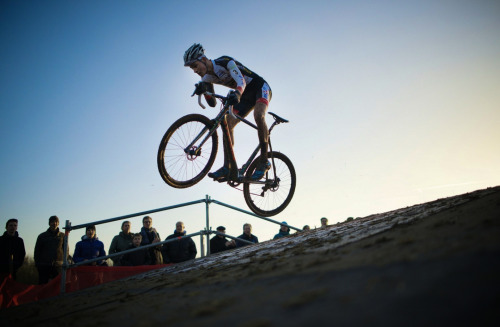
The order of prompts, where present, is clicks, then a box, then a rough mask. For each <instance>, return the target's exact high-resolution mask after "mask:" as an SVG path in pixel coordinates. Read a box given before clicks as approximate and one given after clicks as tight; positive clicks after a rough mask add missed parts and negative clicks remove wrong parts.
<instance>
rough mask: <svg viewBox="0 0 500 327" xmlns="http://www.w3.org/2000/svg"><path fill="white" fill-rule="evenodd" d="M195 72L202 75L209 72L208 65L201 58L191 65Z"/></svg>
mask: <svg viewBox="0 0 500 327" xmlns="http://www.w3.org/2000/svg"><path fill="white" fill-rule="evenodd" d="M189 67H190V68H191V69H192V70H193V72H194V73H195V74H198V75H200V76H201V77H203V76H205V74H206V73H207V65H205V63H203V62H202V61H200V60H197V61H195V62H194V63H192V64H191V66H189Z"/></svg>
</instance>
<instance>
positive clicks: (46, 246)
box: [35, 216, 68, 285]
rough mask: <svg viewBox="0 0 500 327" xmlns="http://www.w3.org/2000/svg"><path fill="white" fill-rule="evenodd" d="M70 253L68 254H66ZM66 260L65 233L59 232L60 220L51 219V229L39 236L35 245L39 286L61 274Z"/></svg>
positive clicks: (53, 217)
mask: <svg viewBox="0 0 500 327" xmlns="http://www.w3.org/2000/svg"><path fill="white" fill-rule="evenodd" d="M66 253H68V252H66ZM63 258H64V233H63V232H61V231H59V218H58V217H57V216H51V217H50V218H49V228H48V229H47V231H45V232H43V233H41V234H40V235H38V238H37V239H36V244H35V265H36V269H37V270H38V284H40V285H41V284H47V283H48V282H49V280H51V279H53V278H55V277H56V276H57V275H59V274H60V273H61V270H62V265H63Z"/></svg>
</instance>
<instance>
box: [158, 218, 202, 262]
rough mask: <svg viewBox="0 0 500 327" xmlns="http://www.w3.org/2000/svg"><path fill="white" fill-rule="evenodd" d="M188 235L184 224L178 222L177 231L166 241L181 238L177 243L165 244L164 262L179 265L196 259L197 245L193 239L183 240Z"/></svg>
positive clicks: (163, 250)
mask: <svg viewBox="0 0 500 327" xmlns="http://www.w3.org/2000/svg"><path fill="white" fill-rule="evenodd" d="M184 235H186V230H185V228H184V223H183V222H182V221H178V222H177V223H176V224H175V231H174V233H173V234H172V235H170V236H169V237H167V238H166V239H165V241H166V240H171V239H174V238H179V239H178V240H176V241H173V242H168V243H165V244H163V249H162V252H163V261H164V262H165V263H177V262H183V261H187V260H191V259H194V258H195V257H196V253H197V252H198V251H197V250H196V245H195V244H194V242H193V240H192V239H191V237H185V238H181V237H182V236H184Z"/></svg>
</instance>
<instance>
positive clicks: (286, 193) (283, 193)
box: [243, 151, 296, 217]
mask: <svg viewBox="0 0 500 327" xmlns="http://www.w3.org/2000/svg"><path fill="white" fill-rule="evenodd" d="M273 157H274V167H271V169H270V170H269V171H268V172H267V173H266V176H265V181H266V183H265V184H255V183H251V182H248V183H244V185H243V194H244V197H245V202H246V203H247V205H248V207H249V208H250V210H252V211H253V212H254V213H256V214H257V215H259V216H263V217H269V216H274V215H277V214H278V213H280V212H281V211H283V210H285V208H286V207H287V206H288V204H289V203H290V201H291V200H292V197H293V194H294V193H295V185H296V176H295V168H294V167H293V164H292V161H291V160H290V159H288V157H287V156H285V155H284V154H283V153H281V152H274V151H273V152H269V153H268V158H269V159H271V158H273ZM259 160H260V156H259V157H257V158H256V159H255V160H254V161H253V162H252V164H251V165H250V167H248V170H247V173H246V177H247V178H250V177H251V176H252V174H253V172H254V170H255V168H256V167H257V164H258V163H259ZM263 180H264V179H263Z"/></svg>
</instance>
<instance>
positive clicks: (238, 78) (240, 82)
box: [227, 60, 247, 94]
mask: <svg viewBox="0 0 500 327" xmlns="http://www.w3.org/2000/svg"><path fill="white" fill-rule="evenodd" d="M227 70H228V71H229V73H230V74H231V77H232V78H233V79H234V81H235V82H236V90H238V91H239V92H240V94H243V91H245V87H246V85H247V83H246V82H245V78H244V77H243V74H242V73H241V71H240V69H239V68H238V66H237V65H236V62H234V60H230V61H229V62H228V63H227Z"/></svg>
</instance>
